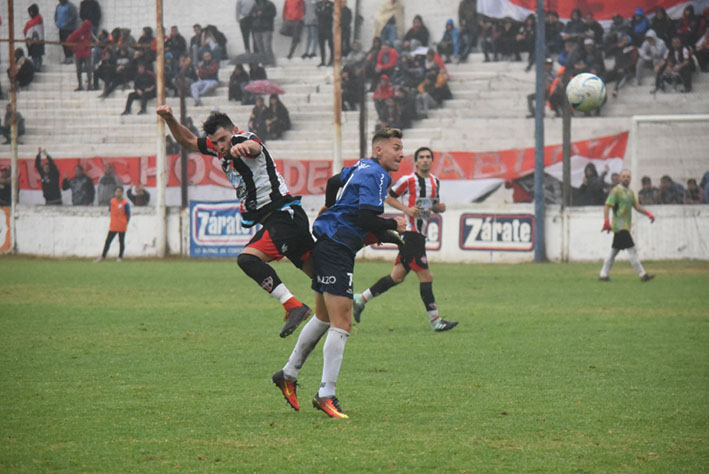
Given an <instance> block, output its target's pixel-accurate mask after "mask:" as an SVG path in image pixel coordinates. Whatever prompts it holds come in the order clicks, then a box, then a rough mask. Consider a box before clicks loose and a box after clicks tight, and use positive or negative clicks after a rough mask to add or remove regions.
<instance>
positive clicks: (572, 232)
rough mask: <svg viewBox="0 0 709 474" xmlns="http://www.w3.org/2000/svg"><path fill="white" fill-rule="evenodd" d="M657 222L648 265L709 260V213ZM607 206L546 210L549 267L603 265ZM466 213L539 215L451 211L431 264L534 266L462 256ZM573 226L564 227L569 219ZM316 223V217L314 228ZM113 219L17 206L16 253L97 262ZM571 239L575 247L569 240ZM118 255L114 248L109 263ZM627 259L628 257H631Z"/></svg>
mask: <svg viewBox="0 0 709 474" xmlns="http://www.w3.org/2000/svg"><path fill="white" fill-rule="evenodd" d="M651 211H652V212H653V213H654V214H655V216H656V217H657V219H656V221H655V223H654V224H650V222H649V220H648V219H647V217H645V216H643V215H640V214H637V213H636V214H635V215H634V218H633V221H634V228H633V238H634V239H635V242H636V244H637V247H638V252H639V255H640V258H641V259H643V260H659V259H701V260H709V238H708V237H707V236H709V206H706V205H701V206H679V205H677V206H652V208H651ZM153 212H154V209H153V208H135V207H134V208H133V216H132V218H131V221H130V223H129V226H128V232H127V235H126V255H125V256H126V257H127V258H132V257H150V256H154V255H155V254H156V245H155V238H156V230H155V220H154V217H153ZM602 212H603V211H602V208H600V207H586V208H573V209H570V210H569V211H568V212H567V214H563V213H562V212H561V210H560V208H558V207H552V208H549V209H547V216H546V252H547V257H548V258H549V260H550V261H553V262H560V261H562V260H563V255H564V249H565V248H568V258H569V260H570V261H576V262H581V261H599V260H601V259H603V258H604V257H605V256H606V254H607V253H608V249H609V248H610V245H611V241H612V236H611V235H610V234H605V233H604V234H602V233H601V232H600V229H601V225H602V223H603V213H602ZM466 213H477V214H480V213H491V214H492V213H496V214H532V213H533V207H532V206H530V205H501V206H497V207H495V206H489V205H486V206H479V207H474V206H470V205H461V206H451V208H449V210H448V211H447V212H446V213H445V214H443V215H442V229H441V232H442V245H441V248H440V250H436V251H429V252H428V255H429V259H430V260H431V261H432V262H462V263H489V262H490V263H503V262H505V263H519V262H531V261H533V260H534V252H533V251H526V252H510V251H507V252H502V251H494V252H491V251H476V250H461V249H460V245H459V242H460V235H459V232H460V229H459V224H460V217H461V215H462V214H466ZM565 215H566V216H567V217H568V222H569V227H568V230H565V228H564V227H563V225H562V223H563V219H564V216H565ZM167 218H168V229H167V233H168V252H169V253H170V254H173V255H174V254H178V255H179V254H183V255H187V254H188V253H189V240H188V239H189V222H188V221H187V219H186V218H185V219H181V213H180V210H179V209H178V208H170V209H169V212H168V217H167ZM314 218H315V215H314V213H312V215H310V219H311V222H312V220H313V219H314ZM108 220H109V217H108V212H107V211H106V210H105V209H103V208H97V207H71V206H63V207H61V208H59V207H51V206H47V207H45V206H24V205H20V206H18V219H17V221H16V225H17V248H18V252H19V253H21V254H30V255H41V256H50V257H70V256H78V257H95V256H98V255H99V254H100V252H101V250H102V248H103V243H104V240H105V238H106V233H107V231H108ZM565 235H568V240H565V239H564V236H565ZM117 252H118V242H117V241H114V243H113V248H112V249H111V253H109V256H115V255H117ZM623 254H624V253H621V258H624V256H623ZM360 255H361V257H363V258H368V259H382V260H392V259H393V258H394V256H395V251H393V250H375V249H372V248H367V249H364V250H363V251H362V252H361V254H360Z"/></svg>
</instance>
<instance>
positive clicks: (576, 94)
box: [566, 72, 606, 112]
mask: <svg viewBox="0 0 709 474" xmlns="http://www.w3.org/2000/svg"><path fill="white" fill-rule="evenodd" d="M566 98H567V99H569V104H571V107H573V108H574V109H576V110H579V111H581V112H590V111H592V110H594V109H597V108H598V107H600V106H601V105H602V104H603V102H605V100H606V84H605V83H604V82H603V80H602V79H601V78H600V77H598V76H596V75H594V74H589V73H587V72H585V73H583V74H578V75H576V76H574V78H573V79H571V80H570V81H569V84H568V85H567V86H566Z"/></svg>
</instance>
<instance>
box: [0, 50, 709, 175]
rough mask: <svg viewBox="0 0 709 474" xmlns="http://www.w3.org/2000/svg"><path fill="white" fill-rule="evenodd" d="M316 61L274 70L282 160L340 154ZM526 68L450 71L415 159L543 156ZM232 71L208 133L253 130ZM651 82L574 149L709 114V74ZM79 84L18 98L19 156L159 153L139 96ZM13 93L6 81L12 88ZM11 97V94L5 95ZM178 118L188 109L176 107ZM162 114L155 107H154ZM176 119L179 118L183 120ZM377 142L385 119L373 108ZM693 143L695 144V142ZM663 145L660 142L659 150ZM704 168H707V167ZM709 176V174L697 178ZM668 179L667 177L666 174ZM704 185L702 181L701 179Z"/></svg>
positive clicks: (476, 66) (327, 82) (415, 139)
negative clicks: (657, 85) (531, 151)
mask: <svg viewBox="0 0 709 474" xmlns="http://www.w3.org/2000/svg"><path fill="white" fill-rule="evenodd" d="M316 64H317V60H316V59H310V60H305V61H304V60H301V59H300V58H297V59H293V60H291V61H288V60H286V59H281V60H280V62H279V65H278V66H277V67H273V68H269V69H268V71H267V72H268V77H269V79H270V80H272V81H274V82H276V83H278V84H279V85H281V86H282V87H283V88H284V89H285V91H286V94H285V95H284V96H283V97H282V100H283V102H284V103H285V104H286V106H287V107H288V109H289V110H290V114H291V121H292V123H293V128H292V130H290V131H289V132H287V133H286V134H285V135H284V138H283V139H282V140H276V141H271V142H270V143H269V148H270V149H271V151H272V152H273V154H274V156H276V157H278V158H284V159H323V160H324V159H330V158H331V156H332V154H333V145H332V143H333V140H332V139H333V136H334V135H333V131H332V125H331V124H332V100H333V99H332V95H333V86H332V68H319V67H317V66H316ZM524 65H525V63H522V62H492V63H483V62H482V55H480V54H473V55H471V57H470V58H469V61H468V62H467V63H464V64H458V65H455V64H451V65H448V69H449V73H450V76H451V81H450V87H451V90H452V92H453V97H454V98H453V99H452V100H450V101H447V102H446V103H445V105H444V106H443V107H442V108H440V109H437V110H433V111H431V112H430V114H429V118H428V119H425V120H420V121H416V122H415V123H414V126H413V128H411V129H408V130H406V131H405V146H406V151H407V152H408V153H411V152H413V150H414V149H416V148H417V147H419V146H423V145H425V146H430V147H431V148H433V149H434V150H439V151H494V150H504V149H511V148H526V147H532V146H534V120H532V119H528V118H525V117H526V115H527V102H526V96H527V95H528V94H530V93H532V92H533V91H534V78H535V75H534V71H530V72H525V71H524ZM232 68H233V66H230V65H228V63H227V62H223V63H222V68H221V71H220V87H219V88H218V89H217V90H216V91H215V92H214V93H212V94H211V95H209V96H207V97H204V98H203V100H202V104H203V105H202V106H200V107H193V105H192V100H191V98H188V99H187V106H188V115H190V116H192V117H193V119H194V121H195V124H199V123H200V122H201V121H202V120H203V119H204V118H205V117H206V116H207V115H208V114H209V112H210V111H211V110H213V109H215V108H218V109H219V110H221V111H223V112H226V113H228V114H229V115H230V116H231V117H232V118H233V119H234V120H235V121H236V123H237V125H239V126H240V127H245V126H246V125H247V122H248V117H249V114H250V112H251V108H252V106H242V105H241V104H239V103H237V102H229V101H227V100H226V98H227V86H228V82H229V75H230V74H231V71H232ZM651 83H652V78H651V77H646V79H645V84H644V85H643V86H641V87H637V86H634V85H633V86H626V87H625V88H624V89H623V90H622V91H621V94H620V96H619V97H618V98H617V99H613V98H612V97H609V98H608V102H607V104H606V105H605V106H604V108H603V110H602V116H601V117H583V116H580V117H577V118H575V119H574V120H573V129H572V133H573V135H572V136H573V139H574V140H582V139H587V138H592V137H597V136H603V135H610V134H615V133H618V132H620V131H622V130H628V129H629V128H630V117H631V116H632V115H635V114H698V113H708V112H709V74H701V73H700V74H695V76H694V92H693V93H691V94H680V93H674V92H670V93H664V94H663V93H658V94H656V95H651V94H649V90H650V86H651ZM75 87H76V76H75V72H74V66H73V65H58V64H47V65H46V66H45V70H44V71H43V72H42V73H40V74H38V75H37V76H36V78H35V80H34V82H33V83H32V84H31V85H30V86H29V87H28V88H27V89H26V90H22V91H21V92H20V93H19V94H18V110H19V111H20V112H21V113H22V114H23V115H24V117H25V122H26V134H25V135H24V136H23V137H22V144H21V145H20V146H19V155H20V157H25V158H29V157H33V156H34V155H35V154H36V151H37V148H38V147H39V146H41V147H44V148H47V149H48V150H49V153H50V154H52V155H53V156H55V157H57V158H61V157H77V156H81V157H94V156H106V157H116V156H147V155H152V154H154V153H155V147H156V140H155V126H154V124H155V116H154V115H153V114H152V113H149V114H146V115H136V112H137V110H138V108H139V105H138V104H137V103H134V104H133V115H129V116H121V115H120V114H121V112H122V111H123V108H124V106H125V100H126V96H127V95H128V93H129V92H130V88H128V89H126V90H124V91H122V90H121V89H118V90H117V91H116V92H114V93H113V95H112V96H111V97H109V98H107V99H100V98H99V97H98V96H99V92H98V91H80V92H74V88H75ZM3 90H4V91H7V80H6V79H5V80H4V82H3ZM5 93H6V94H7V92H5ZM167 102H168V104H170V105H172V106H173V108H174V109H175V110H176V111H177V110H178V106H179V100H178V99H177V98H174V97H168V99H167ZM152 106H153V107H152V109H149V110H153V109H154V101H153V102H152ZM176 113H177V112H176ZM552 115H553V114H551V113H550V112H549V111H548V109H547V114H546V116H547V119H546V120H545V132H546V136H545V141H546V143H547V144H558V143H561V119H558V118H554V117H552ZM342 117H343V128H342V136H343V157H344V158H345V159H348V158H356V157H358V155H359V137H358V133H359V132H358V130H359V113H358V112H354V111H348V112H343V115H342ZM368 117H369V122H368V126H367V129H368V131H369V133H370V136H371V130H372V129H373V128H374V118H375V117H376V112H375V110H374V106H373V103H372V101H371V94H370V99H369V100H368ZM687 138H688V139H689V138H690V137H687ZM660 141H661V140H660ZM9 156H10V148H9V146H8V145H0V157H9ZM698 166H700V167H701V166H703V167H704V168H706V163H703V164H702V163H700V164H698ZM700 171H701V172H703V171H704V170H703V169H700V170H698V171H697V172H698V173H699V172H700ZM663 174H664V173H663ZM699 176H701V175H700V174H699Z"/></svg>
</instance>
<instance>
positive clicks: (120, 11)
mask: <svg viewBox="0 0 709 474" xmlns="http://www.w3.org/2000/svg"><path fill="white" fill-rule="evenodd" d="M70 1H71V2H73V3H74V4H75V5H76V6H77V8H78V7H79V4H80V3H81V2H80V0H70ZM272 1H273V3H274V4H275V5H276V8H277V10H278V15H277V17H276V31H278V28H279V26H280V24H281V18H282V11H283V3H284V0H272ZM382 1H383V0H360V5H361V7H360V8H361V11H360V14H361V15H362V17H363V18H364V23H363V25H362V38H363V45H364V46H365V47H366V48H367V49H368V48H369V45H370V43H371V40H372V36H373V31H372V30H373V24H374V18H375V16H376V12H377V10H378V8H379V5H380V4H381V3H382ZM30 3H32V2H29V1H28V2H20V1H17V0H15V2H14V5H15V37H16V38H23V34H22V30H23V28H24V25H25V23H26V22H27V20H28V19H29V16H28V15H27V6H28V5H29V4H30ZM35 3H37V5H38V6H39V9H40V13H41V14H42V16H43V18H44V24H45V38H46V39H47V40H53V41H58V40H59V32H58V30H57V28H56V26H55V25H54V10H55V7H56V5H57V0H35ZM99 3H100V4H101V8H102V12H103V23H102V24H101V28H104V29H106V30H108V31H109V32H110V31H111V29H113V28H115V27H125V28H130V29H131V32H132V34H133V36H135V38H136V39H137V38H138V36H140V34H141V30H142V28H143V27H144V26H151V27H153V30H154V29H155V18H156V13H155V0H149V1H144V0H99ZM403 3H404V4H405V18H406V24H407V25H410V24H411V23H412V22H413V18H414V16H415V15H416V14H421V15H422V16H423V17H424V22H425V24H426V25H427V27H428V29H429V31H430V32H431V38H432V39H433V40H435V41H438V39H439V38H440V37H441V35H442V34H443V29H444V26H445V21H446V19H448V18H453V19H454V20H455V21H456V23H457V21H458V4H459V3H460V2H459V1H457V0H406V1H405V2H403ZM347 4H348V6H349V7H350V8H351V9H352V10H353V12H354V6H355V0H348V2H347ZM2 5H3V6H2V7H0V8H2V10H0V15H1V16H2V18H3V24H2V25H0V37H3V38H7V37H8V33H7V31H8V30H7V21H6V18H7V8H6V5H7V2H4V1H3V2H2ZM163 17H164V23H165V26H166V27H167V28H170V26H172V25H177V26H178V28H179V29H180V32H181V33H182V35H183V36H184V37H185V38H186V39H187V41H189V39H190V37H191V36H192V35H193V32H192V25H194V24H195V23H199V24H201V25H203V26H204V25H208V24H212V25H215V26H216V27H217V28H219V29H220V30H221V31H222V32H223V33H224V34H225V35H226V37H227V39H228V45H227V46H228V52H229V55H230V56H235V55H237V54H240V53H243V52H244V44H243V42H242V39H241V32H240V30H239V26H238V24H237V22H236V0H207V1H204V2H197V1H194V0H163ZM168 33H169V31H168ZM304 39H305V37H303V40H304ZM288 45H290V38H285V37H283V36H281V35H279V34H278V33H276V34H274V52H275V54H276V56H277V57H284V56H285V55H286V54H287V53H288ZM303 47H304V45H301V53H302V48H303ZM59 55H60V50H59V48H58V47H57V46H50V47H48V51H47V56H45V58H47V59H49V60H52V61H58V58H59ZM0 58H2V62H3V63H4V64H7V47H5V48H2V49H1V50H0Z"/></svg>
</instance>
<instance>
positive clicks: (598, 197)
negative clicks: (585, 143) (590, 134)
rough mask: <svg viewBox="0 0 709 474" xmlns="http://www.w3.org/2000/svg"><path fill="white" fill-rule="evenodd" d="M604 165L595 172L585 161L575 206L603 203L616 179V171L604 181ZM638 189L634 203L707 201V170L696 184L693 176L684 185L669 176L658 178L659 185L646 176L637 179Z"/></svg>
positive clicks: (708, 188) (702, 202) (708, 197)
mask: <svg viewBox="0 0 709 474" xmlns="http://www.w3.org/2000/svg"><path fill="white" fill-rule="evenodd" d="M608 172H609V171H608V166H606V167H605V168H604V170H603V172H602V173H601V174H600V175H599V174H598V170H597V169H596V166H595V165H594V164H593V163H588V164H587V165H586V167H585V168H584V178H583V183H582V184H581V186H580V187H579V189H578V190H577V191H576V193H575V196H574V203H575V204H576V205H579V206H601V205H603V204H604V203H605V202H606V198H607V197H608V193H609V192H610V191H611V190H612V189H613V188H614V187H615V186H616V185H617V184H618V183H619V182H620V176H619V175H618V173H612V174H611V176H610V180H607V179H606V177H607V175H608ZM641 184H642V188H641V189H640V190H639V191H638V202H639V203H640V204H642V205H652V204H709V171H708V172H706V173H705V174H704V176H703V177H702V179H701V181H700V183H699V184H697V180H696V179H694V178H690V179H688V180H687V186H686V187H684V186H682V185H681V184H680V183H678V182H676V181H673V180H672V178H671V177H670V176H669V175H664V176H662V178H660V187H659V188H658V187H656V186H654V185H653V184H652V179H651V178H650V177H649V176H643V177H642V179H641Z"/></svg>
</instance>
